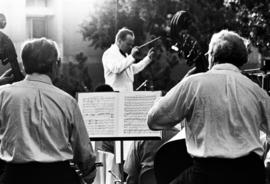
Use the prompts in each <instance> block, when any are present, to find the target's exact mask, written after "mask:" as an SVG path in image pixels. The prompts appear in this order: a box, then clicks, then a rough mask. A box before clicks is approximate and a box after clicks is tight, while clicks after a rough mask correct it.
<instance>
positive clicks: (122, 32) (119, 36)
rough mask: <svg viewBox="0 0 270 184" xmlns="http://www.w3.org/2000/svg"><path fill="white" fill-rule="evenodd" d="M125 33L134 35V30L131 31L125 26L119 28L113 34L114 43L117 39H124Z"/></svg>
mask: <svg viewBox="0 0 270 184" xmlns="http://www.w3.org/2000/svg"><path fill="white" fill-rule="evenodd" d="M127 35H131V36H133V37H135V35H134V32H133V31H131V30H130V29H128V28H126V27H123V28H121V29H119V30H118V32H117V34H116V36H115V43H117V42H118V41H119V40H125V39H126V36H127Z"/></svg>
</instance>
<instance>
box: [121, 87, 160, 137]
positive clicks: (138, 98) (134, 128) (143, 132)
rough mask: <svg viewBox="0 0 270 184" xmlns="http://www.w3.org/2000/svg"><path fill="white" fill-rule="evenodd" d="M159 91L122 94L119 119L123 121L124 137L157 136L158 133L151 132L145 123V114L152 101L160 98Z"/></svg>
mask: <svg viewBox="0 0 270 184" xmlns="http://www.w3.org/2000/svg"><path fill="white" fill-rule="evenodd" d="M160 95H161V92H160V91H136V92H130V93H123V95H121V97H122V99H121V100H120V105H122V106H123V108H122V110H123V111H121V112H120V113H122V115H121V114H120V117H122V118H123V119H122V120H120V121H123V126H121V127H122V128H123V130H122V132H123V134H124V136H126V137H129V136H138V137H140V136H146V137H148V136H159V135H160V132H158V131H151V130H150V129H149V128H148V125H147V123H146V117H147V113H148V111H149V110H150V108H151V107H152V106H153V103H154V101H155V100H156V99H157V98H158V97H160Z"/></svg>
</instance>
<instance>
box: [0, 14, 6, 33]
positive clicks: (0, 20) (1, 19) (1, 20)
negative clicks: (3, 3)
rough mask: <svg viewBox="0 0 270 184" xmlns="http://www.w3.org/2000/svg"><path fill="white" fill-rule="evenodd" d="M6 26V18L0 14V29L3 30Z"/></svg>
mask: <svg viewBox="0 0 270 184" xmlns="http://www.w3.org/2000/svg"><path fill="white" fill-rule="evenodd" d="M6 24H7V20H6V16H5V15H4V14H3V13H0V29H4V28H5V27H6Z"/></svg>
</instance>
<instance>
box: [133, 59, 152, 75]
mask: <svg viewBox="0 0 270 184" xmlns="http://www.w3.org/2000/svg"><path fill="white" fill-rule="evenodd" d="M149 63H151V59H150V58H149V57H148V56H146V57H144V58H143V59H142V60H141V61H140V62H138V63H136V64H132V69H133V72H134V74H137V73H139V72H140V71H142V70H143V69H144V68H145V67H146V66H147V65H148V64H149Z"/></svg>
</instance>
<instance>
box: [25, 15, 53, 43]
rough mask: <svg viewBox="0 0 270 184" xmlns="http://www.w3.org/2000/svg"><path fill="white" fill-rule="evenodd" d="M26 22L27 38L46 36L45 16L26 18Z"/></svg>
mask: <svg viewBox="0 0 270 184" xmlns="http://www.w3.org/2000/svg"><path fill="white" fill-rule="evenodd" d="M27 24H28V26H27V27H28V37H29V38H41V37H47V36H48V34H47V32H48V31H47V18H46V17H39V18H34V17H32V18H28V20H27Z"/></svg>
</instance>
